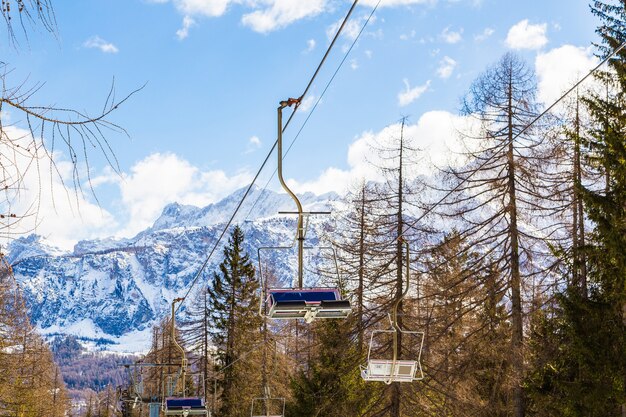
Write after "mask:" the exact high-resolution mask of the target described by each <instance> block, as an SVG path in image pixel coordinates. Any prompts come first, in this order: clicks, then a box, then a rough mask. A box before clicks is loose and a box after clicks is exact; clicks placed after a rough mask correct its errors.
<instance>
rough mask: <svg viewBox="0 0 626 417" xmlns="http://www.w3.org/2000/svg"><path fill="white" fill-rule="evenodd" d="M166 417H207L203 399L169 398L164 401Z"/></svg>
mask: <svg viewBox="0 0 626 417" xmlns="http://www.w3.org/2000/svg"><path fill="white" fill-rule="evenodd" d="M165 415H166V416H185V417H186V416H207V415H208V414H207V409H206V405H205V404H204V399H203V398H196V397H188V398H180V397H175V398H174V397H170V398H166V399H165Z"/></svg>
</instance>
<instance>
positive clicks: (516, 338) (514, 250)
mask: <svg viewBox="0 0 626 417" xmlns="http://www.w3.org/2000/svg"><path fill="white" fill-rule="evenodd" d="M512 76H513V74H512V73H510V77H511V78H509V91H508V100H509V103H508V104H509V106H508V142H509V143H508V151H507V165H508V195H509V204H508V207H507V210H508V214H509V219H510V226H509V236H510V239H511V253H510V261H511V282H510V286H511V325H512V329H511V331H512V335H511V345H512V346H511V353H512V362H513V383H514V386H513V415H514V416H515V417H523V416H524V392H523V389H522V381H523V378H524V355H523V323H522V297H521V275H520V261H519V232H518V228H517V204H516V198H515V197H516V195H515V158H514V153H513V149H514V147H513V135H514V133H513V102H512V101H513V91H512V88H513V87H512Z"/></svg>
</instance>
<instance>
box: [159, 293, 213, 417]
mask: <svg viewBox="0 0 626 417" xmlns="http://www.w3.org/2000/svg"><path fill="white" fill-rule="evenodd" d="M180 301H183V299H182V298H176V299H174V300H173V301H172V319H171V320H172V321H171V327H170V338H171V341H172V344H173V345H174V346H175V347H176V348H178V350H179V351H180V353H181V364H180V375H178V376H177V378H176V380H175V381H174V380H173V379H170V381H169V384H168V385H169V387H168V391H169V393H170V396H166V397H165V398H164V399H163V407H162V409H163V412H164V414H165V416H177V417H187V416H205V417H206V416H208V415H209V414H208V410H207V408H206V405H205V403H204V398H202V397H188V396H186V394H187V390H186V388H185V383H186V377H187V357H186V355H185V350H184V349H183V348H182V346H180V345H179V344H178V342H177V341H176V333H175V328H176V327H175V326H176V315H175V313H176V310H175V308H174V307H175V305H176V303H177V302H180ZM179 382H180V383H181V385H182V390H181V392H182V396H174V395H172V394H174V391H175V390H176V388H177V386H178V383H179ZM164 384H167V380H166V381H164ZM165 388H166V387H164V389H163V392H167V391H166V390H165Z"/></svg>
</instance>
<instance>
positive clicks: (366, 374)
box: [361, 241, 424, 384]
mask: <svg viewBox="0 0 626 417" xmlns="http://www.w3.org/2000/svg"><path fill="white" fill-rule="evenodd" d="M404 243H405V246H406V289H405V290H404V292H403V293H402V294H401V295H400V297H399V298H397V299H396V301H395V303H394V305H393V309H392V313H391V315H390V321H391V329H388V330H374V331H373V332H372V335H371V337H370V346H369V350H368V353H367V363H366V364H365V365H361V377H362V378H363V379H364V380H365V381H378V382H384V383H386V384H391V383H392V382H413V381H419V380H421V379H424V373H423V371H422V365H421V363H420V361H421V355H422V348H423V345H424V333H423V332H416V331H408V330H403V329H401V328H400V326H399V325H398V317H397V316H398V305H399V304H400V302H401V301H402V299H403V298H404V297H405V296H406V295H407V293H408V292H409V259H410V258H409V245H408V243H407V242H406V241H404ZM385 335H387V336H389V335H390V336H391V351H392V353H391V354H389V353H388V352H386V354H387V355H388V356H386V357H385V356H384V355H382V356H383V357H381V358H378V357H375V350H377V349H378V348H380V347H381V346H384V344H383V343H380V340H381V339H383V338H384V336H385ZM400 335H402V336H403V337H401V338H400V339H405V340H406V339H411V338H412V339H413V342H415V341H416V340H417V342H415V343H414V344H415V345H416V346H415V347H416V348H417V351H415V350H410V349H405V351H408V352H409V354H410V355H413V356H414V357H409V358H406V357H404V358H399V357H398V356H399V354H398V353H399V352H401V351H402V350H401V349H400V341H399V340H398V339H399V336H400ZM385 342H386V341H385Z"/></svg>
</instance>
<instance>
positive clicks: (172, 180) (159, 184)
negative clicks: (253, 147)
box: [110, 153, 252, 236]
mask: <svg viewBox="0 0 626 417" xmlns="http://www.w3.org/2000/svg"><path fill="white" fill-rule="evenodd" d="M251 178H252V177H251V175H250V174H249V173H245V172H244V173H238V174H235V175H233V176H228V175H227V174H226V173H225V172H224V171H221V170H210V171H202V170H200V169H199V168H197V167H194V166H193V165H191V164H190V163H189V162H188V161H186V160H184V159H181V158H180V157H178V156H177V155H174V154H169V153H168V154H160V153H155V154H152V155H149V156H148V157H146V158H144V159H143V160H141V161H139V162H138V163H136V164H135V165H134V166H133V167H132V168H131V169H130V172H129V173H124V174H123V175H122V178H121V179H120V178H119V177H117V176H112V177H110V180H111V182H114V183H115V184H117V185H118V186H119V188H120V192H121V204H122V207H123V209H124V211H125V212H126V213H127V215H128V222H127V224H126V225H125V226H124V227H123V228H121V230H120V232H119V235H121V236H132V235H134V234H135V233H137V232H139V231H141V230H143V229H145V228H147V227H149V226H151V225H152V223H153V222H154V221H155V220H156V219H157V218H158V216H159V215H160V214H161V211H162V210H163V207H165V205H166V204H169V203H172V202H178V203H180V204H192V205H196V206H200V207H202V206H205V205H207V204H209V203H213V202H216V201H218V200H219V199H220V198H223V197H225V196H227V195H228V194H229V193H231V192H233V191H234V190H236V189H238V188H241V187H243V186H244V185H246V184H248V183H249V182H250V181H251Z"/></svg>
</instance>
